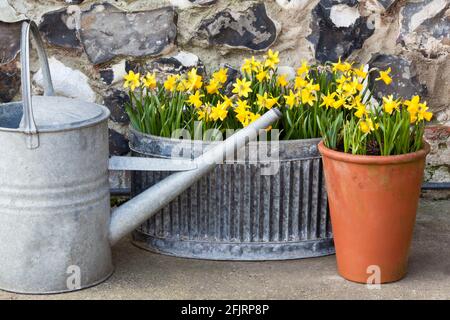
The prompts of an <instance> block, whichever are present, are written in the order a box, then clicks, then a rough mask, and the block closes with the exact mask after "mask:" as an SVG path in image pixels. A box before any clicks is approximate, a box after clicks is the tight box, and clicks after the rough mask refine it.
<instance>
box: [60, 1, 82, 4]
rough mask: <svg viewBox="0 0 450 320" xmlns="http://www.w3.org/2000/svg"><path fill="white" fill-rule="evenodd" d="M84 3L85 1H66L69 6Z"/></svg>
mask: <svg viewBox="0 0 450 320" xmlns="http://www.w3.org/2000/svg"><path fill="white" fill-rule="evenodd" d="M83 1H84V0H64V2H65V3H69V4H80V3H82V2H83Z"/></svg>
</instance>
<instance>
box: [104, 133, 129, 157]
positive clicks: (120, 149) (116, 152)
mask: <svg viewBox="0 0 450 320" xmlns="http://www.w3.org/2000/svg"><path fill="white" fill-rule="evenodd" d="M108 132H109V154H110V155H112V156H123V155H125V154H127V153H129V152H130V146H129V145H128V140H127V139H126V138H125V137H124V136H123V135H121V134H120V133H118V132H117V131H115V130H112V129H109V130H108Z"/></svg>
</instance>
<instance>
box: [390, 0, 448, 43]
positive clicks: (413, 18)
mask: <svg viewBox="0 0 450 320" xmlns="http://www.w3.org/2000/svg"><path fill="white" fill-rule="evenodd" d="M449 7H450V3H449V2H448V1H447V0H424V1H420V2H408V3H407V4H406V5H405V7H403V9H402V11H401V17H402V19H401V30H400V36H399V39H398V40H402V39H403V38H404V37H405V35H407V34H408V33H410V32H417V33H419V32H420V33H423V32H427V33H428V34H431V35H432V36H434V37H435V38H439V37H448V34H449V33H448V32H449V28H450V27H449V24H450V23H449V19H450V18H449V17H448V16H446V15H445V12H446V10H448V9H449Z"/></svg>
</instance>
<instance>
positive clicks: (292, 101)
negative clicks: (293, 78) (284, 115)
mask: <svg viewBox="0 0 450 320" xmlns="http://www.w3.org/2000/svg"><path fill="white" fill-rule="evenodd" d="M284 100H285V101H286V104H287V105H288V106H289V108H292V107H293V106H295V105H296V104H297V95H296V94H294V93H293V92H292V90H289V95H288V96H284Z"/></svg>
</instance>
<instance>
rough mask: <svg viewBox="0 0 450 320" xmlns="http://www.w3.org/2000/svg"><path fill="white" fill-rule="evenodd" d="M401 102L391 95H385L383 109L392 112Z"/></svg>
mask: <svg viewBox="0 0 450 320" xmlns="http://www.w3.org/2000/svg"><path fill="white" fill-rule="evenodd" d="M399 105H400V102H399V101H397V100H394V97H393V96H392V94H391V95H389V96H388V97H383V110H384V112H386V113H389V114H392V112H393V111H394V110H398V107H399Z"/></svg>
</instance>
